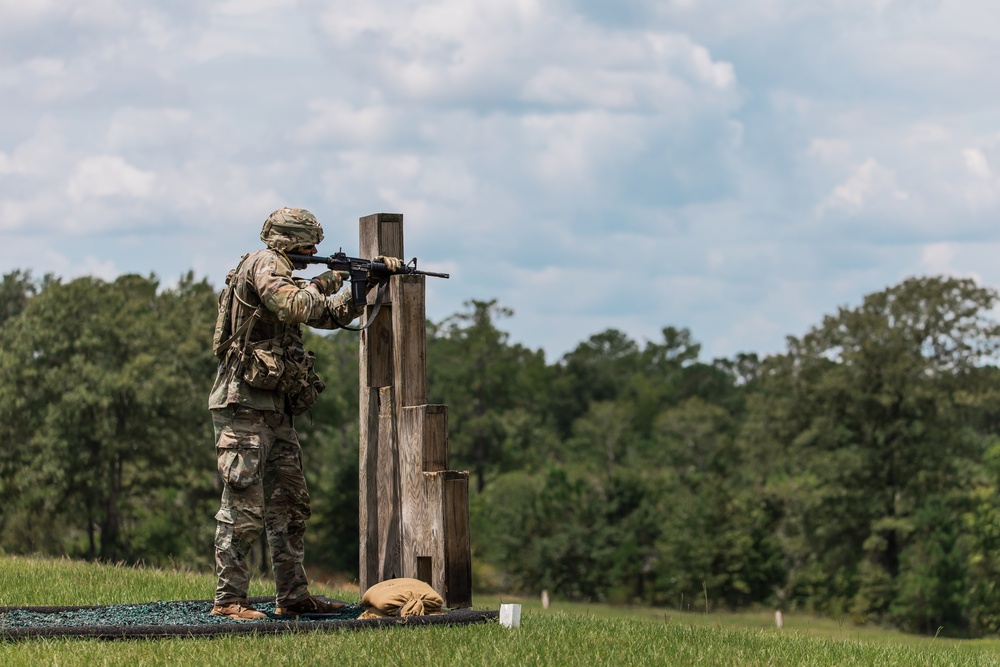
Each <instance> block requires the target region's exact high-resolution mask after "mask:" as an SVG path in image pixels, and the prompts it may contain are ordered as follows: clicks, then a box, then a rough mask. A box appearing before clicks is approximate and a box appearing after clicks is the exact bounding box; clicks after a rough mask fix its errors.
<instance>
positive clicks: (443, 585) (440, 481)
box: [419, 472, 448, 606]
mask: <svg viewBox="0 0 1000 667" xmlns="http://www.w3.org/2000/svg"><path fill="white" fill-rule="evenodd" d="M422 475H423V478H424V492H425V494H426V502H427V518H426V521H425V523H424V525H423V526H422V544H421V545H420V553H419V556H421V557H424V558H430V559H431V586H432V587H433V588H434V590H435V591H437V592H438V595H440V596H441V597H442V598H443V599H444V601H445V606H447V605H448V582H447V579H446V577H445V545H444V528H445V527H444V512H443V511H442V507H443V503H444V481H445V473H443V472H427V473H422Z"/></svg>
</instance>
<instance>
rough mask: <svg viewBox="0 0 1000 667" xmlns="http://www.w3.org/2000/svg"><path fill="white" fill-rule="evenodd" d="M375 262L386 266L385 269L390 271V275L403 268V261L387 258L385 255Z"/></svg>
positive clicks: (396, 258)
mask: <svg viewBox="0 0 1000 667" xmlns="http://www.w3.org/2000/svg"><path fill="white" fill-rule="evenodd" d="M373 261H376V262H382V263H383V264H385V268H386V269H388V270H389V273H396V272H397V271H399V270H400V269H401V268H403V260H401V259H399V258H398V257H386V256H385V255H379V256H378V257H376V258H375V259H374V260H373Z"/></svg>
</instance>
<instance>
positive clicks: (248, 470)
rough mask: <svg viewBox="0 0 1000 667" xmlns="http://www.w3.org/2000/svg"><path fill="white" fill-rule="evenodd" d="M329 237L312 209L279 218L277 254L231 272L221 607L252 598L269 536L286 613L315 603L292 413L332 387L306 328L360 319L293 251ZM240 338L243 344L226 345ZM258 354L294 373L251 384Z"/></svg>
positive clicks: (218, 413)
mask: <svg viewBox="0 0 1000 667" xmlns="http://www.w3.org/2000/svg"><path fill="white" fill-rule="evenodd" d="M283 221H284V222H288V223H289V224H287V225H282V224H281V223H282V222H283ZM322 238H323V235H322V229H321V228H320V227H319V224H318V223H316V222H315V218H314V217H313V216H312V214H311V213H309V212H308V211H303V210H302V209H280V210H279V211H275V212H274V213H273V214H271V216H270V217H269V218H268V221H267V222H266V223H265V226H264V230H263V231H262V232H261V239H262V240H263V241H264V242H265V243H266V244H267V245H268V246H269V247H268V248H267V249H265V250H258V251H256V252H253V253H250V254H247V255H244V257H243V259H242V260H241V261H240V264H239V266H238V267H237V268H236V269H234V270H233V271H231V272H230V273H229V276H228V277H227V279H226V285H227V287H226V289H225V290H223V293H222V297H221V298H220V306H219V319H218V323H217V325H216V335H215V343H216V348H217V354H219V356H220V361H219V368H218V374H217V377H216V380H215V386H214V387H213V388H212V393H211V396H210V397H209V409H210V410H211V411H212V421H213V423H214V426H215V437H216V454H217V456H218V468H219V475H220V476H221V477H222V480H223V483H224V488H223V492H222V506H221V508H220V509H219V512H218V513H217V514H216V515H215V518H216V521H217V524H216V534H215V562H216V572H217V574H218V585H217V588H216V593H215V603H216V605H226V604H230V603H234V602H240V601H244V602H245V601H246V599H247V592H248V587H249V583H250V582H249V571H248V568H247V565H246V556H247V553H248V552H249V550H250V548H251V547H252V546H253V544H254V543H255V542H256V541H257V540H258V539H259V538H260V534H261V531H262V530H266V531H267V541H268V544H269V546H270V550H271V561H272V564H273V568H274V578H275V586H276V589H277V603H278V606H279V607H281V606H285V605H289V604H294V603H295V602H298V601H301V600H303V599H305V598H308V597H309V591H308V589H307V587H306V576H305V571H304V570H303V567H302V558H303V538H304V534H305V522H306V519H308V518H309V515H310V506H309V492H308V490H307V488H306V481H305V476H304V475H303V472H302V450H301V447H300V446H299V441H298V437H297V436H296V433H295V428H294V425H293V422H292V413H293V412H298V411H299V410H301V409H302V406H301V404H300V403H297V402H296V401H297V399H295V398H294V397H295V396H299V395H300V394H302V393H303V392H302V391H300V390H303V389H306V390H308V391H306V392H305V393H306V394H308V393H309V391H311V392H312V393H313V399H314V398H315V394H316V393H318V391H321V390H322V388H323V384H322V382H320V381H319V379H318V378H316V376H315V375H314V374H313V373H312V370H311V367H312V363H311V362H312V358H313V355H312V353H308V352H304V350H303V349H302V344H303V343H302V329H301V326H300V325H302V324H307V325H309V326H311V327H316V328H320V329H335V328H337V327H339V326H343V325H347V324H349V323H350V322H351V320H353V319H355V318H356V317H357V316H358V315H360V313H361V311H360V310H359V309H356V308H354V307H353V306H352V305H351V302H350V295H349V294H348V293H347V292H343V293H340V294H334V295H330V296H326V295H324V294H322V292H321V291H320V290H319V289H317V288H316V287H315V286H311V284H310V282H309V281H305V280H301V279H298V278H294V277H293V276H292V270H293V266H292V263H291V261H290V260H289V259H288V257H287V256H286V254H285V251H286V250H290V249H295V248H297V247H302V246H305V245H312V244H315V243H318V242H319V241H320V240H322ZM248 318H252V319H253V321H252V322H248V321H247V320H248ZM244 325H249V326H248V327H245V326H244ZM241 327H242V329H241ZM241 330H242V332H243V333H242V335H239V334H240V332H241ZM234 333H235V334H237V335H238V336H237V337H238V340H236V341H235V342H233V343H232V344H231V345H228V346H225V345H221V346H220V343H222V342H223V341H225V340H226V339H229V338H233V334H234ZM220 347H221V348H223V349H220ZM255 350H264V351H265V358H266V359H270V360H272V361H273V360H274V359H277V360H279V361H277V362H274V363H278V364H279V365H280V366H283V367H284V369H285V372H282V369H281V368H279V369H278V371H279V372H278V375H279V376H280V377H277V376H276V379H277V380H278V381H277V383H276V384H274V386H272V383H269V382H264V383H263V384H264V386H263V387H262V386H251V384H250V383H249V382H248V381H247V379H246V376H247V373H246V370H247V367H248V365H249V364H250V363H251V362H252V361H253V358H252V357H253V354H254V351H255ZM268 355H269V356H268ZM290 369H297V371H298V372H297V373H292V374H291V375H293V376H294V377H291V382H289V381H288V380H289V376H290V373H289V372H287V371H288V370H290ZM255 384H258V385H259V384H260V383H257V382H255ZM307 398H308V397H307Z"/></svg>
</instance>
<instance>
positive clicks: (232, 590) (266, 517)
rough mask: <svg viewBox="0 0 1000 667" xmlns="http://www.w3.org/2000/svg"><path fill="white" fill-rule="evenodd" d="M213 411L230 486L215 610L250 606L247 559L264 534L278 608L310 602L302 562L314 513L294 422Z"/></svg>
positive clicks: (272, 415)
mask: <svg viewBox="0 0 1000 667" xmlns="http://www.w3.org/2000/svg"><path fill="white" fill-rule="evenodd" d="M211 412H212V422H213V424H214V425H215V438H216V445H215V450H216V454H217V456H218V465H219V475H220V476H221V477H222V481H223V485H224V488H223V490H222V507H221V509H219V512H218V514H216V515H215V519H216V530H215V570H216V574H217V575H218V585H217V586H216V589H215V603H216V604H218V605H225V604H231V603H233V602H236V601H245V600H246V599H247V593H248V591H249V587H250V570H249V569H248V567H247V563H246V558H247V554H248V553H249V552H250V548H251V547H252V546H253V545H254V544H255V543H256V541H257V540H258V539H260V535H261V531H264V530H266V532H267V542H268V546H269V547H270V550H271V565H272V568H273V570H274V582H275V588H276V590H277V603H278V605H279V606H281V605H285V604H291V603H293V602H298V601H299V600H301V599H303V598H306V597H308V596H309V590H308V588H307V585H306V583H307V582H306V573H305V569H304V568H303V567H302V558H303V553H304V547H303V538H304V536H305V531H306V519H308V518H309V515H310V514H311V510H310V506H309V491H308V490H307V488H306V480H305V476H304V475H303V473H302V448H301V447H300V446H299V440H298V437H297V436H296V434H295V429H294V428H293V427H292V418H291V417H289V416H288V415H286V414H283V413H281V412H273V411H265V410H254V409H252V408H246V407H240V406H234V405H230V406H229V407H227V408H224V409H221V410H212V411H211Z"/></svg>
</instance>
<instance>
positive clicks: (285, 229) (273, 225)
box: [260, 206, 323, 250]
mask: <svg viewBox="0 0 1000 667" xmlns="http://www.w3.org/2000/svg"><path fill="white" fill-rule="evenodd" d="M260 240H261V241H263V242H264V244H265V245H267V247H268V248H274V249H275V250H291V249H292V248H301V247H302V246H307V245H315V244H317V243H319V242H320V241H322V240H323V227H322V226H320V224H319V221H318V220H316V216H315V215H313V214H312V213H310V212H309V211H307V210H305V209H304V208H289V207H287V206H286V207H285V208H279V209H278V210H277V211H275V212H274V213H272V214H271V215H269V216H267V220H265V221H264V228H263V229H261V230H260Z"/></svg>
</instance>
